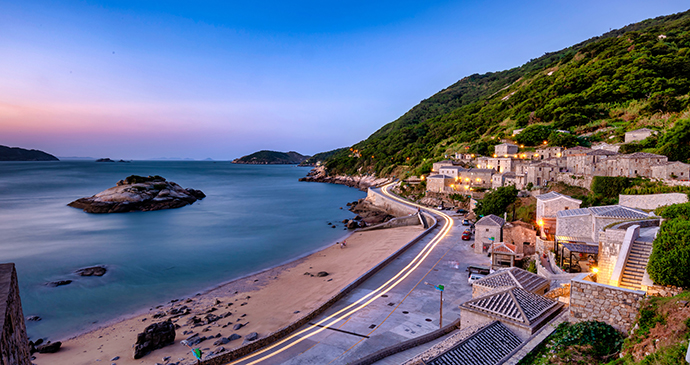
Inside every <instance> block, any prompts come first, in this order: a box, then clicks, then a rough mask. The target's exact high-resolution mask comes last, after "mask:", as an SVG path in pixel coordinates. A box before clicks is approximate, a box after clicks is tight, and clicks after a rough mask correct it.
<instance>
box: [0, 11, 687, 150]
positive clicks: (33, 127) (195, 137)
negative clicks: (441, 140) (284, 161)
mask: <svg viewBox="0 0 690 365" xmlns="http://www.w3.org/2000/svg"><path fill="white" fill-rule="evenodd" d="M689 8H690V3H688V2H687V0H684V1H675V0H655V1H648V0H643V1H638V0H627V1H619V0H611V1H590V0H583V1H562V0H550V1H530V2H525V1H441V0H425V1H407V0H397V1H372V0H369V1H323V0H322V1H284V0H283V1H260V0H256V1H246V0H245V1H241V2H240V1H231V0H227V1H176V0H167V1H148V0H135V1H128V0H120V1H33V0H22V1H5V0H0V145H6V146H12V147H23V148H30V149H40V150H43V151H46V152H48V153H51V154H53V155H56V156H82V157H86V156H88V157H96V158H99V157H111V158H117V159H121V158H122V159H150V158H160V157H167V158H193V159H204V158H212V159H215V160H231V159H234V158H238V157H241V156H243V155H247V154H250V153H253V152H255V151H258V150H263V149H268V150H275V151H297V152H300V153H302V154H307V155H312V154H314V153H318V152H323V151H328V150H332V149H335V148H339V147H347V146H351V145H353V144H355V143H357V142H359V141H361V140H364V139H366V138H367V137H368V136H369V135H370V134H371V133H373V132H375V131H376V130H377V129H379V128H381V127H382V126H383V125H385V124H386V123H389V122H391V121H393V120H395V119H397V118H398V117H400V116H401V115H402V114H404V113H405V112H406V111H408V110H409V109H411V108H412V107H414V106H415V105H416V104H417V103H419V102H420V101H421V100H423V99H426V98H428V97H429V96H431V95H433V94H434V93H436V92H438V91H440V90H442V89H443V88H445V87H447V86H449V85H451V84H453V83H455V82H456V81H457V80H459V79H461V78H463V77H465V76H468V75H471V74H474V73H485V72H492V71H501V70H505V69H509V68H512V67H516V66H520V65H522V64H524V63H526V62H528V61H529V60H530V59H533V58H537V57H539V56H541V55H543V54H544V53H546V52H552V51H557V50H560V49H563V48H565V47H568V46H571V45H573V44H576V43H579V42H581V41H583V40H586V39H588V38H591V37H594V36H598V35H601V34H602V33H605V32H607V31H609V30H610V29H616V28H620V27H623V26H625V25H627V24H630V23H634V22H638V21H641V20H644V19H647V18H653V17H656V16H660V15H668V14H672V13H676V12H681V11H685V10H688V9H689Z"/></svg>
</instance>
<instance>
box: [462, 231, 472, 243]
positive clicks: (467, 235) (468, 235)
mask: <svg viewBox="0 0 690 365" xmlns="http://www.w3.org/2000/svg"><path fill="white" fill-rule="evenodd" d="M471 239H472V232H470V231H465V232H462V240H463V241H469V240H471Z"/></svg>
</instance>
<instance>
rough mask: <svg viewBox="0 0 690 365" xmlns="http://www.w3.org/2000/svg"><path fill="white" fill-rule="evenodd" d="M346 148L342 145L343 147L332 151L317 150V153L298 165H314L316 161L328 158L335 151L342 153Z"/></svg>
mask: <svg viewBox="0 0 690 365" xmlns="http://www.w3.org/2000/svg"><path fill="white" fill-rule="evenodd" d="M347 150H348V148H347V147H343V148H338V149H335V150H332V151H327V152H319V153H317V154H315V155H314V156H311V157H309V158H308V159H306V160H304V161H302V163H301V164H300V166H315V165H316V164H317V163H319V162H323V161H325V160H327V159H328V158H330V157H331V156H333V155H335V154H336V153H342V152H345V151H347Z"/></svg>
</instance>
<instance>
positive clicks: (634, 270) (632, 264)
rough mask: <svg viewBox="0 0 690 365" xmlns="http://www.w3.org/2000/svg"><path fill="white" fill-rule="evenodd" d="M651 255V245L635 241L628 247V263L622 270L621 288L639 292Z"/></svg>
mask: <svg viewBox="0 0 690 365" xmlns="http://www.w3.org/2000/svg"><path fill="white" fill-rule="evenodd" d="M651 254H652V243H651V242H646V241H643V240H636V241H635V242H633V244H632V247H630V253H629V254H628V261H627V262H626V263H625V268H623V275H622V276H621V283H620V286H621V288H626V289H633V290H640V287H641V285H642V278H643V277H644V271H645V269H646V268H647V262H648V261H649V255H651Z"/></svg>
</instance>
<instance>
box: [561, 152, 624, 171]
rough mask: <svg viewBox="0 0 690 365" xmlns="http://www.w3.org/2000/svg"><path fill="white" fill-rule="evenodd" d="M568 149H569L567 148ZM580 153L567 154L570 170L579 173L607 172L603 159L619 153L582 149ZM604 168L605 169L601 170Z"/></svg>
mask: <svg viewBox="0 0 690 365" xmlns="http://www.w3.org/2000/svg"><path fill="white" fill-rule="evenodd" d="M566 151H568V150H566ZM581 151H582V152H579V153H571V154H568V155H566V163H567V167H568V172H572V173H574V174H578V175H590V176H592V175H603V176H606V174H605V172H604V171H605V167H604V166H603V165H602V164H601V162H602V161H604V160H606V159H608V158H610V157H611V156H615V155H617V153H616V152H611V151H607V150H590V149H586V150H581ZM601 170H604V171H601Z"/></svg>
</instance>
